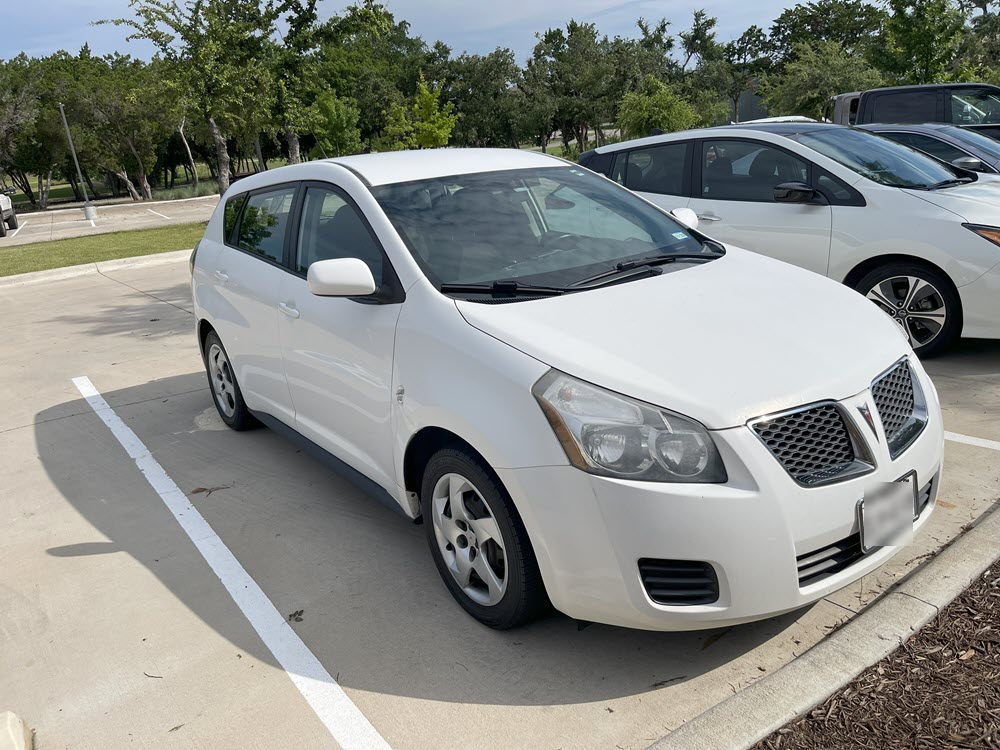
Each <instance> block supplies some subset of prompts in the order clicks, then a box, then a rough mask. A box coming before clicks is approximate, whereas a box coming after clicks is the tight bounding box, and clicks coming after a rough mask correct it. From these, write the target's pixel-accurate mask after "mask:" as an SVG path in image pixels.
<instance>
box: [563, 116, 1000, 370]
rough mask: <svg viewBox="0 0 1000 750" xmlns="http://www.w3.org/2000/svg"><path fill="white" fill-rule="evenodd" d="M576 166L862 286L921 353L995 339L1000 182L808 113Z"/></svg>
mask: <svg viewBox="0 0 1000 750" xmlns="http://www.w3.org/2000/svg"><path fill="white" fill-rule="evenodd" d="M580 163H581V164H583V165H584V166H586V167H587V168H589V169H592V170H594V171H596V172H600V173H601V174H604V175H606V176H608V177H610V178H611V179H613V180H615V181H617V182H619V183H621V184H623V185H625V186H626V187H628V188H630V189H632V190H634V191H636V192H638V193H639V194H640V195H642V196H643V197H645V198H647V199H648V200H650V201H652V202H654V203H657V204H658V205H660V206H663V207H664V208H667V209H674V208H677V207H688V208H691V209H692V210H693V211H694V212H695V213H696V214H697V216H698V218H699V220H700V221H701V222H702V225H703V228H704V231H706V232H707V233H708V234H710V235H711V236H712V237H714V238H716V239H718V240H721V241H723V242H732V243H735V244H737V245H740V246H742V247H746V248H748V249H750V250H755V251H756V252H759V253H762V254H764V255H769V256H771V257H772V258H777V259H779V260H783V261H787V262H788V263H794V264H795V265H798V266H802V267H803V268H807V269H809V270H810V271H815V272H817V273H821V274H823V275H824V276H829V277H830V278H832V279H835V280H837V281H840V282H843V283H844V284H847V285H848V286H850V287H852V288H854V289H856V290H857V291H859V292H861V293H862V294H864V295H865V296H867V297H868V298H869V299H870V300H872V301H873V302H874V303H875V304H876V305H878V306H879V308H880V309H882V310H883V311H884V312H886V313H887V314H889V315H890V316H892V318H893V319H894V320H895V321H896V323H897V324H898V325H899V326H900V327H901V328H902V329H903V330H904V331H905V332H906V334H907V336H908V338H909V340H910V343H911V344H912V345H913V348H914V349H915V350H916V351H917V354H919V355H920V356H932V355H934V354H938V353H940V352H942V351H944V350H945V349H946V348H947V347H948V346H949V345H950V344H951V343H952V342H953V341H954V340H955V339H956V338H957V337H958V336H960V335H961V336H968V337H978V338H1000V180H997V179H995V178H993V177H992V176H991V177H983V176H981V175H980V176H977V175H976V173H974V172H967V171H964V170H962V169H958V168H955V167H952V166H949V165H946V164H943V163H941V162H939V161H938V160H936V159H932V158H930V157H928V156H926V155H925V154H923V153H921V152H919V151H915V150H913V149H910V148H908V147H906V146H903V145H900V144H898V143H894V142H893V141H890V140H889V139H887V138H883V137H880V136H878V135H875V134H874V133H870V132H867V131H863V130H856V129H853V128H847V127H843V126H840V125H829V124H824V123H810V122H794V123H788V122H776V123H766V122H762V123H754V124H748V125H743V126H729V127H722V128H709V129H702V130H691V131H685V132H678V133H670V134H666V135H658V136H653V137H650V138H641V139H638V140H633V141H627V142H624V143H615V144H612V145H610V146H604V147H601V148H598V149H596V150H595V151H589V152H586V153H584V154H582V155H581V156H580ZM807 304H808V303H807ZM813 304H815V303H813ZM833 312H834V314H835V311H833ZM789 314H797V310H795V311H793V310H791V309H790V310H789ZM857 334H858V332H857V331H852V330H850V329H849V328H847V327H845V328H843V330H841V332H840V335H842V336H850V335H857Z"/></svg>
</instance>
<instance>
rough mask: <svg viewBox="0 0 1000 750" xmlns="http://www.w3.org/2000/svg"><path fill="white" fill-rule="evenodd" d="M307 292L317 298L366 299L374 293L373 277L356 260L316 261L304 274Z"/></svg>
mask: <svg viewBox="0 0 1000 750" xmlns="http://www.w3.org/2000/svg"><path fill="white" fill-rule="evenodd" d="M306 280H307V281H308V282H309V291H310V292H312V293H313V294H315V295H316V296H317V297H367V296H368V295H369V294H374V293H375V277H373V276H372V272H371V269H370V268H368V264H367V263H365V262H364V261H363V260H359V259H358V258H333V259H331V260H318V261H316V262H315V263H313V264H312V265H311V266H309V272H308V273H307V274H306Z"/></svg>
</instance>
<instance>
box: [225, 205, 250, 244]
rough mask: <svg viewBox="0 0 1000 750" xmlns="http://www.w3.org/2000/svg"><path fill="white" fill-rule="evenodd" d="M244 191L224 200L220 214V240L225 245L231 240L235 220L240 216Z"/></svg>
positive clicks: (234, 228)
mask: <svg viewBox="0 0 1000 750" xmlns="http://www.w3.org/2000/svg"><path fill="white" fill-rule="evenodd" d="M246 198H247V196H246V193H244V194H242V195H234V196H233V197H232V198H230V199H229V200H227V201H226V207H225V209H223V211H224V212H223V215H222V241H223V242H225V243H226V244H227V245H228V244H230V243H231V242H232V241H233V232H235V231H236V222H237V221H238V220H239V218H240V209H241V208H243V202H244V201H245V200H246Z"/></svg>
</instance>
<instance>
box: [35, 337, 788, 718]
mask: <svg viewBox="0 0 1000 750" xmlns="http://www.w3.org/2000/svg"><path fill="white" fill-rule="evenodd" d="M104 320H105V325H106V324H107V319H104ZM204 377H205V376H204V374H203V373H201V372H196V373H189V374H185V375H180V376H176V377H170V378H164V379H160V380H154V381H151V382H149V383H143V384H140V385H136V386H134V387H130V388H125V389H121V390H117V391H111V392H107V393H103V394H102V395H103V396H104V397H105V399H106V400H107V401H108V402H109V403H112V404H121V406H116V407H115V410H116V413H118V415H119V416H120V417H121V418H122V419H123V420H124V421H125V422H126V424H128V426H129V427H130V428H131V429H132V430H133V431H134V432H135V433H136V435H137V436H138V437H139V438H140V440H142V441H143V442H144V443H145V444H146V446H147V448H148V449H149V450H150V451H151V453H152V455H153V456H154V457H155V458H156V459H157V461H158V462H159V463H160V464H161V465H162V466H163V468H164V470H165V471H166V472H167V474H168V475H170V477H171V478H172V479H173V480H174V481H175V482H176V483H177V485H178V486H179V487H180V488H181V489H182V491H184V492H185V494H186V495H187V496H188V497H189V498H190V499H191V501H192V503H193V504H194V505H195V507H197V508H198V510H199V511H200V512H201V513H202V515H203V516H204V517H205V518H206V520H207V521H208V522H209V523H210V524H211V526H212V527H213V529H214V530H215V532H216V533H217V534H218V535H219V537H220V538H221V539H222V540H223V542H225V543H226V545H227V546H228V547H229V548H230V549H231V550H232V552H233V554H235V555H236V557H237V558H238V559H239V560H240V562H241V564H242V565H243V566H244V568H245V569H246V570H247V572H248V573H249V574H250V575H251V576H252V577H253V578H254V579H255V580H256V581H257V583H258V584H259V585H260V586H261V588H262V589H263V590H264V592H265V593H266V594H267V595H268V597H269V598H270V599H271V601H272V602H273V603H274V604H275V606H276V607H277V608H278V610H279V611H280V612H282V613H283V614H285V615H286V617H287V616H289V615H291V614H292V613H297V616H293V617H290V625H291V627H293V628H294V629H295V631H296V632H297V633H298V634H299V636H300V637H301V638H302V639H303V641H304V642H305V643H306V645H307V646H308V647H309V648H310V649H311V650H312V651H313V652H314V653H315V654H316V656H317V657H318V658H319V659H320V661H321V662H322V663H323V664H324V665H325V666H326V668H327V669H328V670H329V672H330V674H331V675H336V676H337V679H338V681H339V682H340V683H341V684H342V685H344V686H345V687H347V688H355V689H358V690H363V691H371V692H375V693H382V694H393V695H403V696H413V697H418V698H421V699H428V700H436V701H446V702H457V703H481V704H494V705H529V706H536V705H537V706H543V705H562V704H579V703H587V702H594V701H599V700H602V699H609V698H617V697H623V696H631V695H638V694H642V693H645V692H647V691H652V690H658V689H661V688H664V687H667V686H675V685H681V684H683V683H685V682H689V681H691V680H695V679H696V678H699V677H701V676H703V675H706V674H707V673H710V672H713V671H714V670H727V671H726V675H725V676H724V677H723V676H720V677H719V679H720V680H722V682H721V683H719V684H721V685H722V686H723V688H724V689H726V688H725V685H726V683H727V682H728V683H731V684H738V683H741V682H742V681H744V680H745V681H751V680H752V679H756V678H759V677H760V676H761V675H762V672H763V669H764V667H763V666H761V664H760V662H755V661H754V660H753V659H748V660H744V661H745V663H741V667H740V668H739V669H733V668H732V664H733V662H735V661H737V660H740V659H741V658H743V657H744V656H746V655H748V654H750V653H751V652H753V651H754V649H757V648H758V647H760V646H762V645H763V644H766V643H768V642H769V641H771V640H772V639H779V638H780V639H783V640H790V638H791V636H790V635H789V633H788V632H787V631H788V630H789V629H790V628H792V627H793V626H794V625H795V624H796V622H797V621H798V619H799V618H801V617H802V616H803V614H804V613H803V611H799V612H797V613H791V614H787V615H784V616H781V617H776V618H771V619H769V620H766V621H762V622H759V623H754V624H750V625H743V626H738V627H734V628H728V629H721V630H720V629H717V630H711V631H700V632H687V633H656V632H646V631H637V630H627V629H623V628H617V627H611V626H605V625H598V624H592V625H586V624H582V623H577V622H576V621H574V620H571V619H569V618H567V617H565V616H563V615H561V614H558V613H553V614H552V615H551V616H549V617H547V618H545V619H543V620H541V621H539V622H536V623H534V624H532V625H529V626H527V627H523V628H520V629H517V630H512V631H506V632H498V631H494V630H491V629H489V628H487V627H484V626H482V625H480V624H479V623H477V622H475V621H474V620H472V619H471V618H470V617H469V616H467V615H466V614H465V613H464V612H463V611H462V610H461V609H460V608H459V607H458V605H457V604H456V603H455V602H454V600H452V598H451V597H450V595H449V594H448V592H447V590H446V589H445V587H444V586H443V585H442V583H441V581H440V579H439V577H438V574H437V571H436V569H435V567H434V565H433V563H432V561H431V558H430V554H429V551H428V549H427V544H426V540H425V536H424V534H425V529H424V527H422V526H419V525H415V524H414V523H413V522H412V521H410V520H408V519H406V518H404V517H402V516H401V515H399V514H396V513H394V512H392V511H391V510H389V509H387V508H385V507H384V506H382V505H381V504H379V503H378V502H376V501H374V500H372V499H371V498H368V497H366V496H364V495H363V494H362V493H361V492H359V491H358V490H357V489H355V488H354V487H353V485H350V484H349V483H347V482H346V481H344V480H343V479H341V478H340V477H338V476H336V475H334V474H332V473H330V472H329V471H328V470H327V469H326V468H325V467H323V466H322V465H320V464H319V463H318V462H317V461H315V460H313V459H312V458H310V457H309V456H308V455H306V454H304V453H302V452H301V451H299V450H298V449H297V448H296V447H295V446H294V445H292V443H291V442H289V441H287V440H285V439H284V438H282V437H280V436H279V435H277V434H276V433H274V432H272V431H270V430H267V429H264V428H261V429H256V430H251V431H248V432H242V433H237V432H233V431H231V430H228V429H226V428H225V427H224V425H222V422H221V420H219V419H218V416H217V415H216V414H215V412H214V409H213V407H212V402H211V397H210V395H209V393H208V390H207V387H206V386H205V379H204ZM164 394H176V395H171V396H165V395H164ZM66 406H67V404H61V405H60V406H58V407H53V409H50V410H46V411H43V412H41V413H39V414H38V415H37V419H36V424H35V426H34V430H35V438H36V445H37V450H38V455H39V457H40V460H41V462H42V464H43V466H44V468H45V470H46V472H47V474H48V476H49V477H50V478H51V480H52V481H53V483H54V484H55V486H56V487H57V488H58V490H59V491H60V492H61V493H62V495H63V496H64V497H65V498H66V500H67V501H68V502H69V503H71V504H72V506H73V507H74V508H75V509H76V510H77V511H78V512H79V513H80V514H81V515H82V516H83V517H84V518H86V519H87V521H89V522H90V523H91V524H92V525H93V526H94V528H95V529H97V531H98V532H100V534H102V535H103V536H104V538H106V539H107V540H108V541H107V542H101V543H94V542H87V541H84V540H81V541H80V543H76V544H67V545H63V546H60V547H54V548H52V549H50V550H48V552H49V554H51V555H54V556H59V557H63V558H72V557H74V556H83V555H86V556H90V555H100V554H106V553H121V552H124V553H126V554H128V555H130V556H131V557H133V558H134V559H135V560H136V561H138V562H140V563H141V564H143V565H144V566H145V567H146V568H147V569H148V570H149V571H150V572H151V573H152V574H153V575H154V576H156V578H157V580H158V581H159V583H160V584H162V585H163V586H164V587H166V589H167V590H169V591H170V592H171V593H172V594H173V595H174V596H176V597H177V599H178V600H179V601H181V602H183V603H184V605H185V606H186V607H188V608H189V609H190V610H191V611H192V612H193V613H194V614H196V615H197V616H198V617H199V618H200V619H201V620H202V621H203V622H204V623H205V624H206V625H208V626H209V627H211V628H212V629H213V630H215V631H216V632H217V633H219V634H220V635H221V636H222V637H224V638H226V639H227V640H228V641H229V642H230V643H232V645H233V647H234V649H235V650H236V651H237V652H242V653H248V654H253V655H254V656H256V657H257V658H259V659H260V660H262V661H264V662H267V663H270V664H275V660H274V658H273V656H272V655H271V654H270V652H269V651H268V650H267V648H266V647H265V646H264V645H263V643H262V642H261V641H260V640H259V638H258V637H257V636H256V634H255V633H254V632H253V630H252V629H251V628H250V627H249V625H248V624H247V622H246V620H245V619H244V618H243V616H242V614H241V613H240V612H239V610H238V609H237V608H236V605H235V604H234V603H233V602H232V601H231V599H230V598H229V597H228V596H224V595H222V593H221V590H220V589H219V584H218V582H217V580H216V578H215V576H214V574H213V573H212V571H211V570H210V569H209V567H208V565H207V563H205V562H204V561H203V560H202V559H201V558H200V555H199V553H198V551H197V549H196V548H195V547H194V545H193V543H192V542H191V541H190V540H189V539H188V538H187V537H186V536H185V535H184V533H183V531H182V530H181V528H180V527H179V526H178V524H177V523H176V521H175V520H174V518H173V517H172V516H171V515H170V513H169V511H167V509H166V507H165V506H164V505H163V503H162V501H161V500H160V499H159V497H158V496H157V495H156V494H155V493H154V492H153V491H152V489H151V488H150V487H149V486H148V485H147V484H146V483H145V480H144V478H143V477H142V475H141V474H140V473H139V471H138V469H137V468H136V467H135V465H134V464H133V463H132V461H131V459H129V457H128V456H127V455H126V453H125V452H124V450H123V449H122V448H121V446H120V445H118V443H117V442H116V440H115V438H114V437H113V436H112V435H111V433H110V431H109V430H108V429H107V428H106V427H105V425H104V424H103V423H102V422H101V421H100V420H99V419H98V418H97V417H96V416H95V415H93V414H91V413H89V408H88V407H87V405H86V403H85V402H83V400H82V399H80V400H79V403H77V402H73V403H72V404H70V406H71V407H72V409H73V410H74V413H82V416H78V417H74V418H71V419H49V416H51V415H49V412H50V411H51V412H53V414H64V413H66ZM57 410H58V411H57ZM298 613H301V614H298ZM164 627H165V628H169V627H170V624H169V623H164ZM769 658H770V659H771V660H772V662H773V655H772V656H770V657H769ZM697 689H704V688H696V690H697ZM734 689H735V688H734Z"/></svg>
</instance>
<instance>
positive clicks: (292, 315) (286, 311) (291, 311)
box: [278, 302, 299, 318]
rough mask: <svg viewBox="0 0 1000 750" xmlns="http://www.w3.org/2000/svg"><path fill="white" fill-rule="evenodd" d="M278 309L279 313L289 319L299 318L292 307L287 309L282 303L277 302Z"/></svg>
mask: <svg viewBox="0 0 1000 750" xmlns="http://www.w3.org/2000/svg"><path fill="white" fill-rule="evenodd" d="M278 309H279V310H281V312H283V313H284V314H285V315H287V316H288V317H289V318H297V317H299V311H298V310H296V309H295V308H294V307H289V306H288V305H286V304H285V303H284V302H279V303H278Z"/></svg>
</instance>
